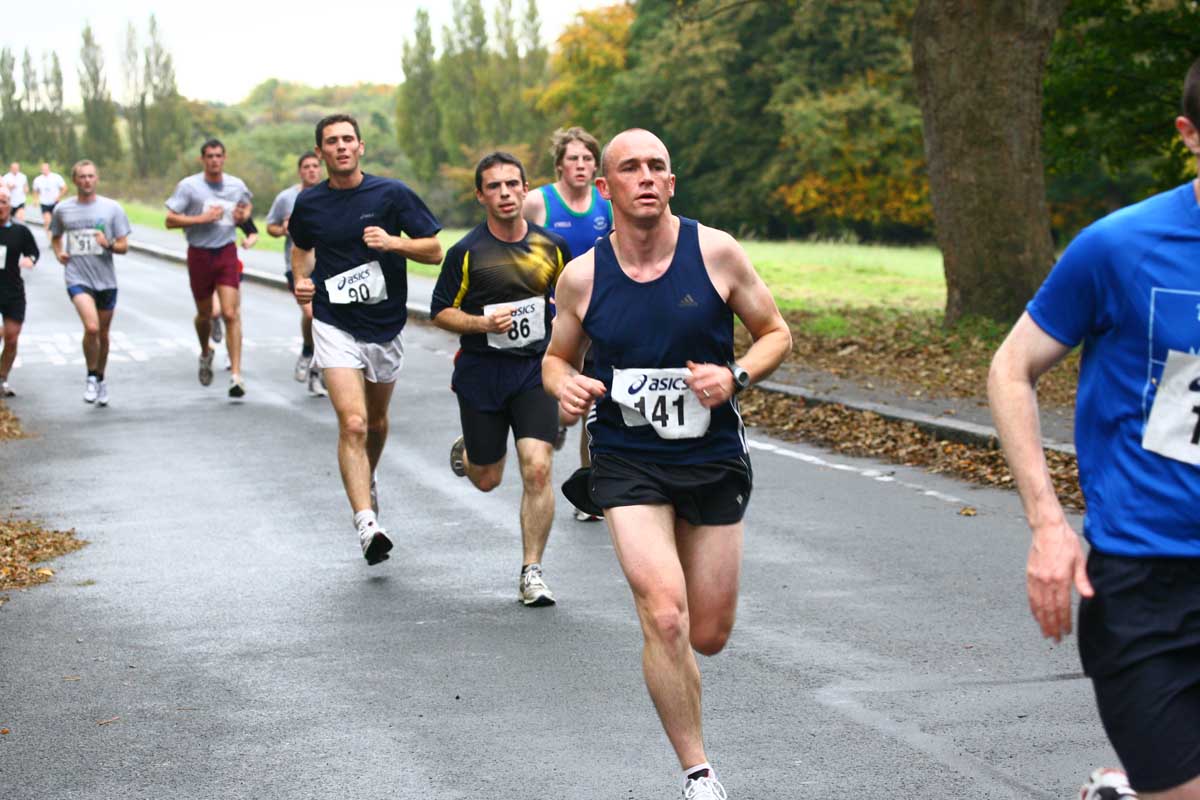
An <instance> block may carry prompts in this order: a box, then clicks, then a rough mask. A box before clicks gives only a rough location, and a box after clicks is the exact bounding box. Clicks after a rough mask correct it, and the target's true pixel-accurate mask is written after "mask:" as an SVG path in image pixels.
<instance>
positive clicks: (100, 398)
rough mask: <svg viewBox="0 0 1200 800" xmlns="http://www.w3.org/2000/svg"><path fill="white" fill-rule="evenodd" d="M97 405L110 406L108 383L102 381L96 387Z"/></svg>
mask: <svg viewBox="0 0 1200 800" xmlns="http://www.w3.org/2000/svg"><path fill="white" fill-rule="evenodd" d="M96 405H98V406H106V405H108V381H100V383H99V385H98V386H97V387H96Z"/></svg>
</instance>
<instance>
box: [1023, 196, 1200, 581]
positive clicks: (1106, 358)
mask: <svg viewBox="0 0 1200 800" xmlns="http://www.w3.org/2000/svg"><path fill="white" fill-rule="evenodd" d="M1028 311H1029V315H1030V316H1031V317H1032V318H1033V320H1034V322H1036V323H1037V324H1038V326H1039V327H1040V328H1041V329H1042V330H1044V331H1045V332H1046V333H1047V334H1049V335H1050V336H1052V337H1054V338H1055V339H1057V340H1058V341H1059V342H1061V343H1062V344H1064V345H1067V346H1069V347H1073V346H1075V345H1076V344H1078V343H1079V342H1083V358H1082V361H1081V364H1080V369H1079V391H1078V395H1077V398H1076V402H1075V447H1076V451H1077V453H1078V457H1079V474H1080V483H1081V486H1082V488H1083V494H1084V498H1085V499H1086V501H1087V515H1086V518H1085V520H1084V534H1085V535H1086V536H1087V539H1088V541H1089V542H1091V544H1092V546H1093V547H1095V548H1096V549H1098V550H1100V551H1101V552H1104V553H1109V554H1112V555H1121V556H1143V557H1191V558H1195V557H1200V465H1198V464H1196V463H1188V462H1187V461H1183V460H1177V459H1176V458H1170V457H1167V456H1164V455H1161V454H1160V453H1159V452H1156V451H1155V450H1152V449H1147V447H1146V446H1144V442H1143V436H1144V435H1145V434H1146V432H1147V422H1148V421H1149V419H1150V413H1151V409H1152V408H1153V406H1154V402H1155V399H1156V395H1157V393H1158V387H1159V385H1160V380H1161V379H1162V377H1163V367H1164V365H1165V364H1166V360H1167V354H1168V352H1169V351H1176V357H1178V356H1180V355H1183V354H1191V355H1195V354H1197V353H1198V352H1200V205H1197V202H1196V196H1195V193H1194V191H1193V189H1192V185H1191V183H1187V184H1185V185H1183V186H1180V187H1178V188H1176V189H1172V190H1171V191H1168V192H1164V193H1162V194H1158V195H1155V196H1154V197H1151V198H1149V199H1147V200H1144V201H1142V202H1141V203H1137V204H1136V205H1132V206H1129V207H1127V208H1123V209H1121V210H1120V211H1117V212H1115V213H1113V214H1110V215H1109V216H1107V217H1104V218H1103V219H1101V220H1099V221H1097V222H1095V223H1093V224H1092V225H1091V226H1089V227H1088V228H1086V229H1085V230H1084V231H1083V232H1082V233H1080V234H1079V236H1078V237H1077V238H1076V239H1075V241H1073V242H1072V243H1071V245H1070V247H1068V248H1067V250H1066V252H1065V253H1063V256H1062V258H1061V259H1059V262H1058V264H1057V265H1055V267H1054V269H1053V271H1051V273H1050V276H1049V277H1048V278H1047V279H1046V282H1045V283H1044V284H1043V285H1042V287H1041V289H1039V290H1038V293H1037V295H1036V296H1035V297H1034V298H1033V300H1031V301H1030V302H1029V305H1028ZM1196 369H1197V373H1198V376H1200V367H1198V368H1196ZM1192 384H1193V387H1194V388H1193V391H1195V392H1196V394H1195V395H1194V397H1195V409H1192V408H1190V407H1188V406H1190V405H1191V403H1190V402H1189V403H1185V404H1183V405H1181V404H1180V403H1178V402H1174V401H1173V403H1172V407H1173V408H1175V410H1176V415H1177V416H1178V415H1180V414H1190V415H1194V421H1195V422H1196V424H1197V427H1196V429H1195V430H1196V433H1200V382H1198V381H1193V382H1192ZM1185 385H1186V383H1185ZM1189 388H1191V387H1189ZM1185 393H1186V389H1185ZM1166 396H1167V393H1166V392H1165V391H1164V397H1166ZM1184 399H1185V400H1186V397H1185V398H1184ZM1164 402H1165V401H1164ZM1189 428H1190V425H1189ZM1188 435H1189V436H1191V435H1194V434H1191V433H1190V432H1189V433H1188ZM1156 449H1157V448H1156Z"/></svg>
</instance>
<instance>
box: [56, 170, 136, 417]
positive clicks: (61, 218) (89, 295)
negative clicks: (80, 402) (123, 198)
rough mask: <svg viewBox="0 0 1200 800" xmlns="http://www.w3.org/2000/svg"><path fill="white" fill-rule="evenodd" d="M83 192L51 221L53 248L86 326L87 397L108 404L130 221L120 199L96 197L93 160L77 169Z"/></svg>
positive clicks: (78, 186)
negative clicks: (120, 265)
mask: <svg viewBox="0 0 1200 800" xmlns="http://www.w3.org/2000/svg"><path fill="white" fill-rule="evenodd" d="M71 180H72V181H73V182H74V183H75V188H76V189H77V194H76V196H75V197H71V198H68V199H66V200H64V201H63V202H61V203H59V204H58V205H57V206H55V208H54V213H53V215H52V216H51V218H50V246H51V247H53V248H54V255H55V256H57V257H58V260H59V262H60V263H61V264H62V265H63V266H64V267H65V268H66V270H65V273H66V281H67V296H68V297H70V298H71V303H72V304H73V305H74V306H75V311H76V312H78V314H79V319H80V321H81V322H82V323H83V360H84V362H85V363H86V364H87V384H86V385H85V387H84V391H83V399H84V402H87V403H95V404H96V405H98V406H106V405H108V383H107V382H106V381H105V378H104V369H105V367H106V366H107V365H108V330H109V328H110V327H111V325H112V318H113V312H114V311H115V310H116V307H117V273H116V270H115V269H113V253H122V254H123V253H126V252H128V250H129V233H130V225H129V217H127V216H125V211H124V209H122V208H121V206H120V205H119V204H118V203H117V202H116V201H115V200H110V199H109V198H107V197H102V196H100V195H98V194H96V184H97V183H99V181H100V175H99V173H98V172H97V171H96V165H95V164H93V163H92V162H91V161H87V160H84V161H80V162H78V163H77V164H76V165H75V166H74V167H72V168H71Z"/></svg>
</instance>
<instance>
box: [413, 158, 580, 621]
mask: <svg viewBox="0 0 1200 800" xmlns="http://www.w3.org/2000/svg"><path fill="white" fill-rule="evenodd" d="M528 190H529V184H528V183H527V182H526V180H525V167H524V166H523V165H522V164H521V162H520V161H519V160H518V159H517V158H516V157H515V156H513V155H511V154H510V153H504V152H495V153H491V154H489V155H486V156H484V157H483V159H482V160H481V161H480V162H479V164H478V166H476V167H475V197H476V199H477V200H478V201H479V203H480V204H481V205H482V206H483V207H484V209H485V211H486V212H487V219H486V220H485V221H484V222H482V223H481V224H479V225H477V226H475V228H474V229H473V230H472V231H471V232H470V233H468V234H467V235H466V236H464V237H463V238H462V239H461V240H459V241H458V242H457V243H456V244H455V245H454V246H453V247H451V248H450V251H449V252H448V253H447V254H446V261H445V262H444V263H443V264H442V272H441V274H440V275H439V276H438V280H437V284H436V285H435V286H434V289H433V298H432V300H431V302H430V309H429V313H430V316H431V317H432V319H433V322H434V324H435V325H437V326H438V327H439V328H444V329H446V330H448V331H452V332H454V333H457V334H459V335H460V338H459V343H460V349H459V351H458V353H457V354H456V355H455V357H454V375H453V377H452V378H451V387H452V388H453V389H454V395H455V397H456V398H457V399H458V415H459V419H460V421H461V423H462V436H459V437H458V439H456V440H455V441H454V443H453V445H451V448H450V468H451V470H453V472H454V474H455V475H458V476H459V477H462V476H464V475H465V476H466V477H468V478H469V479H470V480H471V483H472V484H474V485H475V487H476V488H477V489H480V490H481V491H485V492H490V491H491V490H492V489H494V488H496V487H497V486H499V485H500V481H501V480H502V479H503V478H504V463H505V460H506V458H507V453H508V432H509V429H511V430H512V435H513V440H514V441H515V444H516V448H517V463H518V465H519V468H520V472H521V482H522V485H523V492H522V494H521V509H520V515H519V518H520V523H521V543H522V550H523V560H522V562H521V575H520V578H519V580H518V582H517V599H518V600H520V601H521V602H522V603H524V604H525V605H527V606H545V605H553V604H554V594H553V593H552V592H551V591H550V588H549V587H548V586H547V585H546V582H545V579H544V577H543V575H542V555H543V553H545V550H546V541H547V540H548V539H549V537H550V526H551V523H553V521H554V487H553V485H552V483H551V478H550V467H551V462H552V461H553V458H554V440H555V439H556V438H557V436H558V408H557V404H556V403H555V402H554V398H552V397H550V396H549V395H548V394H546V392H545V391H543V390H542V354H543V353H544V352H545V351H546V343H547V342H548V341H549V340H550V325H551V319H552V313H551V312H552V302H551V301H552V297H553V293H554V284H555V282H556V281H557V280H558V276H559V274H560V273H561V272H562V269H563V267H564V266H565V265H566V263H567V261H569V260H570V259H571V253H570V250H569V249H568V248H567V243H566V242H565V241H564V240H563V238H562V237H561V236H556V235H555V234H553V233H550V232H548V231H547V230H545V229H544V228H542V227H540V226H538V225H534V224H533V223H531V222H526V221H525V220H524V219H523V218H522V217H521V203H522V201H523V200H524V199H525V194H526V192H527V191H528Z"/></svg>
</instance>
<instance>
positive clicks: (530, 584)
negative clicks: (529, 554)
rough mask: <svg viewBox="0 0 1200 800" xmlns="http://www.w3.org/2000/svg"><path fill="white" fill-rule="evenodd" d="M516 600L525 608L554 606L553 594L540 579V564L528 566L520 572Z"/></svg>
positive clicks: (544, 581)
mask: <svg viewBox="0 0 1200 800" xmlns="http://www.w3.org/2000/svg"><path fill="white" fill-rule="evenodd" d="M517 599H518V600H520V601H521V602H522V603H524V604H525V605H527V606H552V605H554V593H553V592H551V591H550V587H549V586H547V585H546V579H545V578H543V577H542V565H541V564H530V565H529V566H528V567H526V568H525V569H523V570H522V571H521V580H520V582H519V583H518V584H517Z"/></svg>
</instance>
